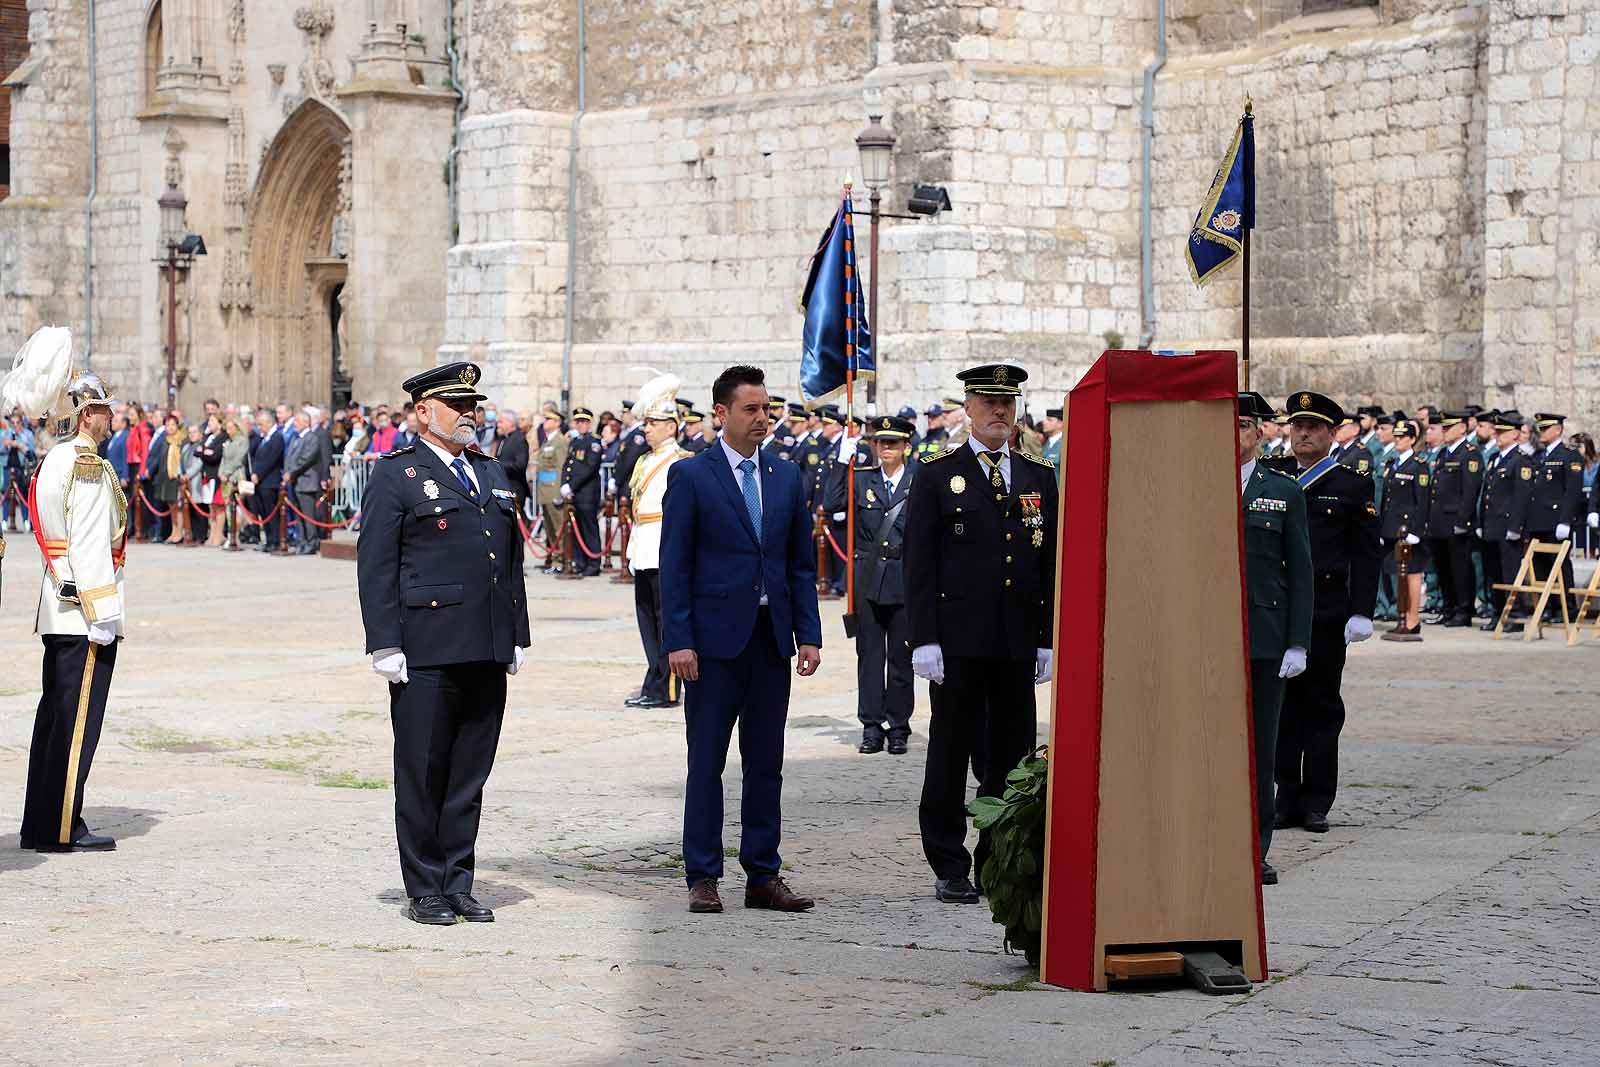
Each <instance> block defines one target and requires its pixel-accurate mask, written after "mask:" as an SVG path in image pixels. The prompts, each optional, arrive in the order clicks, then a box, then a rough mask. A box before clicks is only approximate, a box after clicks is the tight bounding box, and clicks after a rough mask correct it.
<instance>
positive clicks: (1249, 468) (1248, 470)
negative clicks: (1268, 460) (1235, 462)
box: [1239, 459, 1256, 493]
mask: <svg viewBox="0 0 1600 1067" xmlns="http://www.w3.org/2000/svg"><path fill="white" fill-rule="evenodd" d="M1255 472H1256V461H1255V460H1253V459H1252V460H1251V461H1250V462H1249V463H1246V464H1245V465H1244V466H1242V467H1240V468H1239V492H1241V493H1242V492H1244V487H1245V486H1247V485H1249V484H1250V476H1251V475H1252V474H1254V473H1255Z"/></svg>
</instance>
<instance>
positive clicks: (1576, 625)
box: [1567, 567, 1600, 645]
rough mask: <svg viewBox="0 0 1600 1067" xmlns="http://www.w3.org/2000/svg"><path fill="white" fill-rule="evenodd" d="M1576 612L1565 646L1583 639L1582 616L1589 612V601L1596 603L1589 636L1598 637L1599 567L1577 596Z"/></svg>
mask: <svg viewBox="0 0 1600 1067" xmlns="http://www.w3.org/2000/svg"><path fill="white" fill-rule="evenodd" d="M1577 595H1578V611H1577V613H1576V614H1575V615H1573V617H1572V630H1571V632H1569V633H1568V634H1567V644H1569V645H1575V644H1577V643H1578V642H1579V641H1580V640H1582V638H1583V616H1584V613H1585V612H1587V611H1588V610H1589V601H1591V600H1593V601H1595V602H1596V607H1595V615H1594V621H1593V622H1591V623H1590V624H1589V636H1590V637H1600V567H1596V568H1595V569H1594V573H1593V574H1591V575H1589V584H1588V585H1586V586H1584V587H1583V590H1582V591H1581V592H1579V593H1578V594H1577Z"/></svg>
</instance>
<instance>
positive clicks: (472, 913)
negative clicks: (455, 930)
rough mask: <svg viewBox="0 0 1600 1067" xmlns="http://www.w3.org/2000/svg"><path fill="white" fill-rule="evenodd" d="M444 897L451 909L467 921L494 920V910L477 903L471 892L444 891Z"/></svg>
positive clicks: (488, 921)
mask: <svg viewBox="0 0 1600 1067" xmlns="http://www.w3.org/2000/svg"><path fill="white" fill-rule="evenodd" d="M444 899H445V901H446V902H447V903H448V904H449V905H450V909H451V910H452V911H454V912H455V913H456V914H457V915H459V916H461V917H462V918H463V919H465V920H467V922H469V923H492V922H494V912H493V911H491V910H490V909H488V908H486V907H484V906H483V905H482V904H479V903H478V902H477V900H475V899H474V898H473V896H472V894H471V893H446V894H445V895H444Z"/></svg>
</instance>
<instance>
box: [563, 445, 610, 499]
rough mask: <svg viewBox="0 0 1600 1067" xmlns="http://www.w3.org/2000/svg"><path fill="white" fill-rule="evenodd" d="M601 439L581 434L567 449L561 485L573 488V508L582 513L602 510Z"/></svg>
mask: <svg viewBox="0 0 1600 1067" xmlns="http://www.w3.org/2000/svg"><path fill="white" fill-rule="evenodd" d="M600 453H601V448H600V439H599V438H598V437H596V436H595V435H594V434H592V433H585V434H579V435H578V436H577V437H574V438H573V439H572V445H571V447H569V448H568V449H567V462H566V466H564V467H563V468H562V469H561V483H562V484H563V485H570V486H571V487H572V506H573V507H575V508H578V509H579V510H581V511H599V510H600Z"/></svg>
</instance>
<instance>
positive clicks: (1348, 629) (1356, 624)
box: [1344, 615, 1372, 645]
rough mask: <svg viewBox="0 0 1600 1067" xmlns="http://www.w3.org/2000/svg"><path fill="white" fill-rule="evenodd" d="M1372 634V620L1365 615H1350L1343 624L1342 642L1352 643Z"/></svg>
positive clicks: (1363, 639)
mask: <svg viewBox="0 0 1600 1067" xmlns="http://www.w3.org/2000/svg"><path fill="white" fill-rule="evenodd" d="M1371 636H1372V620H1371V619H1369V618H1367V617H1366V616H1365V615H1352V616H1350V619H1349V621H1348V622H1346V623H1345V624H1344V643H1345V644H1347V645H1354V644H1357V643H1359V642H1361V641H1365V640H1366V639H1367V638H1369V637H1371Z"/></svg>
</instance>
